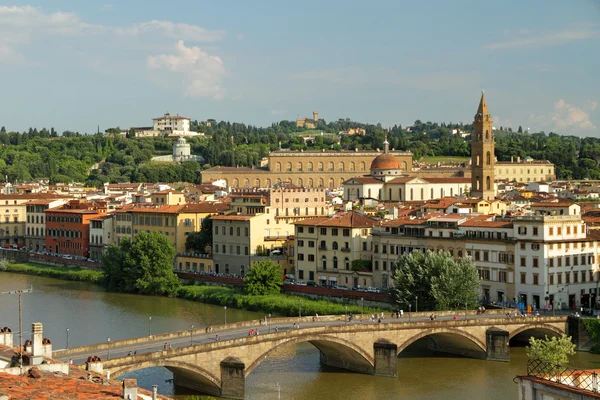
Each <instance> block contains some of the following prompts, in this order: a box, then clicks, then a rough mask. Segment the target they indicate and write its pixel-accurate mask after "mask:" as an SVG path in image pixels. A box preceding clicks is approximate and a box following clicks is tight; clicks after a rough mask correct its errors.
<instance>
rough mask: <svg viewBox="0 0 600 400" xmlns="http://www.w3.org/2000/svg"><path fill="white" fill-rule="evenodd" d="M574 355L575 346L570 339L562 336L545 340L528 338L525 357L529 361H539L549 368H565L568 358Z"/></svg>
mask: <svg viewBox="0 0 600 400" xmlns="http://www.w3.org/2000/svg"><path fill="white" fill-rule="evenodd" d="M573 354H575V345H574V344H573V343H572V342H571V337H570V336H567V335H562V336H561V337H556V336H554V337H552V338H548V336H546V338H545V339H536V338H534V337H533V336H532V337H530V338H529V346H527V357H529V359H530V360H531V361H541V362H543V363H547V364H549V365H551V366H565V365H567V364H568V363H569V356H572V355H573Z"/></svg>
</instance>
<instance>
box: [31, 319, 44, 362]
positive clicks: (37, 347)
mask: <svg viewBox="0 0 600 400" xmlns="http://www.w3.org/2000/svg"><path fill="white" fill-rule="evenodd" d="M43 330H44V329H43V327H42V323H41V322H34V323H33V325H32V328H31V332H32V338H31V343H32V344H31V355H32V356H33V357H42V356H43V355H44V347H43V346H44V344H43V341H44V332H43Z"/></svg>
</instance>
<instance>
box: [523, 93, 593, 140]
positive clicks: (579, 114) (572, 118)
mask: <svg viewBox="0 0 600 400" xmlns="http://www.w3.org/2000/svg"><path fill="white" fill-rule="evenodd" d="M589 108H590V110H591V111H593V110H594V109H595V108H596V105H595V102H591V104H590V107H589ZM529 119H530V121H532V122H534V123H536V124H539V125H541V126H546V127H550V128H551V129H553V130H556V131H558V132H561V133H563V132H565V133H566V132H574V131H575V132H576V131H593V130H595V129H596V126H595V125H594V124H593V123H592V121H590V114H589V113H588V112H587V111H586V110H585V109H583V108H581V107H577V106H574V105H572V104H568V103H567V102H565V101H564V100H563V99H559V100H558V101H556V102H555V103H554V107H553V110H552V111H551V112H550V113H548V114H547V115H536V114H533V113H532V114H530V115H529Z"/></svg>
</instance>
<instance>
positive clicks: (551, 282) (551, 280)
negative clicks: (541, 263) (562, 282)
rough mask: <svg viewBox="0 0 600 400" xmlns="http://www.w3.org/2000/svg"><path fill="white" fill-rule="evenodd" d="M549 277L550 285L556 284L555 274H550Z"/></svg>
mask: <svg viewBox="0 0 600 400" xmlns="http://www.w3.org/2000/svg"><path fill="white" fill-rule="evenodd" d="M549 279H550V281H549V283H550V285H554V274H550V275H549Z"/></svg>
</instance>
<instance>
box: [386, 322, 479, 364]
mask: <svg viewBox="0 0 600 400" xmlns="http://www.w3.org/2000/svg"><path fill="white" fill-rule="evenodd" d="M424 347H426V348H427V349H429V350H430V351H431V350H433V351H438V352H442V353H448V354H454V355H458V356H463V357H471V358H478V359H485V358H486V356H487V353H486V344H485V343H483V342H481V340H480V339H479V338H477V337H475V336H473V335H471V334H469V333H467V332H464V331H461V330H458V329H451V328H448V329H427V330H424V331H422V332H419V333H418V334H416V335H414V336H412V337H410V338H409V339H407V340H406V341H404V342H403V343H402V344H400V345H399V346H398V356H399V357H407V356H410V355H411V354H413V352H415V351H420V350H423V349H424Z"/></svg>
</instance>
